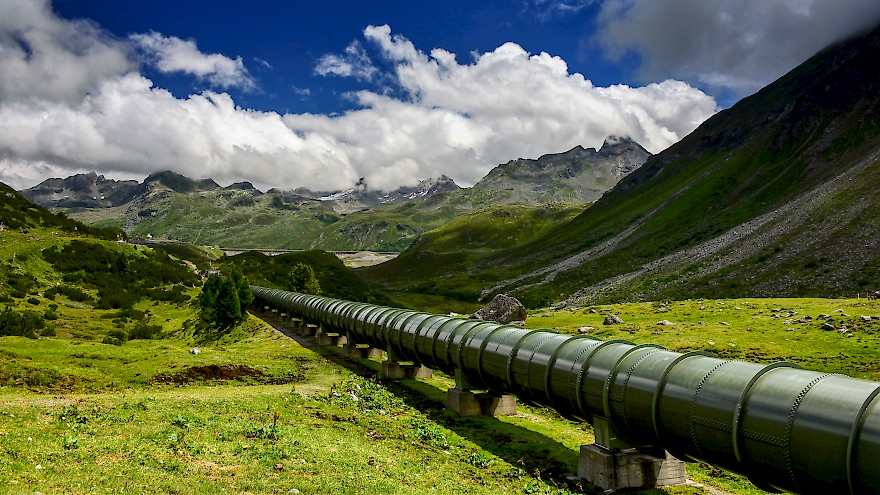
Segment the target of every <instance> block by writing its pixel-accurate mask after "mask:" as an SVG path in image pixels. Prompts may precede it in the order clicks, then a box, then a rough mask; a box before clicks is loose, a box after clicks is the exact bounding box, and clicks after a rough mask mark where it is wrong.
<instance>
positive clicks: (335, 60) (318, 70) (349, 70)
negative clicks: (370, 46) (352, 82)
mask: <svg viewBox="0 0 880 495" xmlns="http://www.w3.org/2000/svg"><path fill="white" fill-rule="evenodd" d="M378 72H379V69H378V68H376V67H375V66H374V65H373V61H372V60H370V57H369V55H367V52H366V50H364V48H363V47H362V46H361V44H360V43H358V42H357V41H354V42H352V43H350V44H349V45H348V46H347V47H345V53H344V54H342V55H337V54H334V53H328V54H325V55H324V56H323V57H321V58H320V59H318V63H317V64H316V65H315V74H318V75H320V76H331V75H332V76H342V77H354V78H356V79H359V80H362V81H369V80H371V79H373V77H374V76H375V75H376V74H377V73H378Z"/></svg>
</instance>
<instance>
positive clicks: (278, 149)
mask: <svg viewBox="0 0 880 495" xmlns="http://www.w3.org/2000/svg"><path fill="white" fill-rule="evenodd" d="M349 46H350V48H349V49H347V50H344V51H342V52H341V53H339V54H327V55H325V56H324V57H322V58H320V59H319V60H317V61H316V64H315V77H316V78H321V77H348V78H352V79H354V80H356V81H359V82H362V83H363V84H365V86H364V89H362V90H360V91H357V92H355V93H353V94H351V95H349V97H350V98H353V99H354V100H355V101H356V102H357V104H358V106H357V108H355V109H354V110H351V111H348V112H345V113H342V114H339V115H323V114H309V113H289V114H284V115H282V114H279V113H276V112H269V111H259V110H252V109H245V108H241V107H239V106H237V105H236V104H235V102H234V100H233V97H232V96H230V95H229V94H227V93H224V92H218V90H233V89H241V90H251V89H255V88H257V87H258V85H259V81H258V79H255V78H254V76H252V75H251V73H249V72H248V71H247V70H246V68H245V67H244V64H243V62H242V60H241V58H239V57H235V58H232V57H227V56H225V55H220V54H203V53H201V52H200V51H199V50H198V48H197V46H196V44H195V42H194V41H184V40H181V39H178V38H174V37H166V36H164V35H162V34H160V33H148V34H142V35H133V36H131V37H129V38H127V39H118V38H114V37H113V36H111V35H109V34H108V33H106V32H104V31H103V30H102V29H101V28H100V26H97V25H94V24H93V23H90V22H87V21H71V20H66V19H62V18H60V17H58V16H57V15H56V14H54V13H53V11H52V9H51V6H50V4H49V3H48V2H45V1H31V0H8V1H4V2H2V3H0V48H2V49H0V180H2V181H4V182H8V183H10V184H12V185H13V186H16V187H26V186H30V185H32V184H34V183H36V182H39V181H40V180H42V179H44V178H46V176H47V175H54V176H66V175H69V174H71V173H76V172H80V171H88V170H95V171H98V172H99V173H104V174H107V175H110V176H113V177H135V178H142V177H144V176H146V175H147V174H149V173H151V172H154V171H157V170H162V169H172V170H175V171H178V172H180V173H183V174H185V175H188V176H192V177H196V178H201V177H213V178H214V179H216V180H218V181H219V182H221V183H223V182H227V183H231V182H236V181H240V180H248V181H251V182H253V183H254V184H255V185H257V186H259V187H264V188H265V187H281V188H294V187H298V186H306V187H310V188H313V189H321V190H329V189H340V188H345V187H348V186H349V185H351V184H353V183H354V182H355V181H356V180H357V179H358V178H359V177H365V178H366V179H367V182H368V183H369V184H371V186H372V187H375V188H379V189H391V188H394V187H397V186H400V185H402V184H414V183H415V182H416V181H417V180H419V179H422V178H425V177H431V176H439V175H441V174H446V175H449V176H452V177H453V178H454V179H455V180H456V181H458V182H460V183H462V184H470V183H473V182H475V181H476V180H478V179H479V178H481V177H482V176H483V175H485V173H487V172H488V170H490V169H491V168H492V167H493V166H495V165H496V164H498V163H501V162H505V161H507V160H509V159H512V158H516V157H537V156H538V155H541V154H544V153H548V152H559V151H564V150H566V149H569V148H571V147H573V146H575V145H577V144H582V145H585V146H599V145H601V143H602V140H603V139H604V138H605V137H606V136H607V135H609V134H614V135H628V136H631V137H632V138H634V139H635V140H637V141H638V142H640V143H641V144H642V145H643V146H645V147H646V148H647V149H649V150H650V151H652V152H658V151H660V150H662V149H664V148H666V147H667V146H669V145H670V144H672V143H674V142H676V141H677V140H679V139H680V138H681V137H683V136H684V135H685V134H687V133H688V132H690V131H691V130H693V129H694V128H695V127H696V126H697V125H699V124H700V123H701V122H702V121H704V120H705V119H706V118H707V117H709V116H711V115H712V114H713V113H714V112H715V111H716V104H715V101H714V99H713V98H712V97H710V96H707V95H706V94H704V93H702V92H701V91H699V90H697V89H695V88H693V87H691V86H690V85H688V84H686V83H683V82H680V81H674V80H666V81H662V82H657V83H652V84H648V85H646V86H644V87H628V86H623V85H618V86H610V87H596V86H594V85H593V84H592V83H591V82H590V80H589V79H588V78H586V77H585V76H584V75H581V74H578V73H571V72H569V70H568V66H567V64H566V62H565V61H564V60H562V59H561V58H559V57H556V56H552V55H550V54H547V53H540V54H530V53H528V52H527V51H525V50H524V49H523V48H522V47H520V46H519V45H517V44H515V43H505V44H503V45H501V46H499V47H498V48H496V49H494V50H492V51H489V52H486V53H482V54H470V55H469V56H468V57H469V59H468V60H466V61H463V62H459V61H458V60H457V56H456V54H453V53H451V52H449V51H446V50H443V49H439V48H437V49H434V50H431V51H430V52H429V53H425V52H423V51H421V50H420V49H418V48H417V47H415V46H414V45H413V43H412V42H410V41H409V40H407V39H406V38H405V37H403V36H400V35H393V34H392V33H391V28H390V27H388V26H369V27H367V28H366V29H365V30H364V32H363V40H362V41H361V40H357V41H356V42H354V43H353V44H352V45H349ZM146 65H151V66H153V67H156V68H157V69H158V70H160V71H162V72H169V71H173V72H180V73H182V74H189V75H191V76H193V77H195V78H197V79H198V80H199V81H201V82H203V83H204V84H205V85H206V87H205V89H204V90H202V91H201V92H199V93H196V94H192V95H190V96H188V97H186V98H180V97H176V96H175V95H173V94H172V93H171V92H169V91H167V90H166V89H163V88H161V87H157V86H156V85H155V84H154V83H153V81H151V80H150V79H148V78H147V77H145V76H144V75H143V74H142V73H141V72H140V68H141V67H144V66H146ZM368 81H369V86H367V84H368Z"/></svg>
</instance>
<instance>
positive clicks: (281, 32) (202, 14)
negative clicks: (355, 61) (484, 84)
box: [54, 0, 638, 113]
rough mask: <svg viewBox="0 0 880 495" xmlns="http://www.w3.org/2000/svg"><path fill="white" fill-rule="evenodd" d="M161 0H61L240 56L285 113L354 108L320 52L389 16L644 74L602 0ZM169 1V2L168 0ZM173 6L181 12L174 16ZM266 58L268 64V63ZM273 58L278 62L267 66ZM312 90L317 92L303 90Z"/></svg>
mask: <svg viewBox="0 0 880 495" xmlns="http://www.w3.org/2000/svg"><path fill="white" fill-rule="evenodd" d="M439 5H442V7H438V4H437V3H432V2H422V1H381V2H379V1H377V2H365V1H340V2H290V1H281V2H279V1H261V2H242V1H240V0H239V1H230V0H217V1H210V2H204V1H194V0H186V1H183V2H179V1H167V0H166V1H163V0H159V1H152V2H126V3H125V6H124V7H120V2H119V1H118V0H62V1H58V2H56V3H55V4H54V7H55V10H56V11H57V12H58V13H59V14H60V15H61V16H63V17H66V18H88V19H93V20H95V21H96V22H98V23H99V24H100V25H101V26H102V27H103V28H105V29H107V30H109V31H111V32H112V33H114V34H115V35H117V36H120V37H123V38H125V37H127V36H129V35H130V34H134V33H144V32H150V31H157V32H160V33H162V34H163V35H166V36H176V37H178V38H182V39H192V40H195V41H196V42H197V43H198V47H199V49H200V50H201V51H203V52H205V53H221V54H225V55H227V56H230V57H239V56H240V57H241V58H242V60H243V61H244V64H245V66H246V67H247V68H248V70H249V71H250V72H251V74H252V75H253V76H254V77H255V78H256V79H258V81H259V89H258V90H257V91H247V92H240V93H238V94H236V101H237V102H238V103H239V104H241V105H242V106H245V107H249V108H258V109H262V110H276V111H279V112H320V113H328V112H341V111H344V110H347V109H350V108H352V107H353V105H352V102H351V101H350V100H348V99H346V98H343V97H342V96H343V95H344V93H346V92H349V91H355V90H357V89H360V88H361V87H362V85H361V84H359V83H358V82H357V81H352V80H348V79H345V78H327V77H321V76H318V75H316V74H315V72H314V68H315V65H316V63H317V61H318V60H319V59H320V58H321V57H322V56H324V55H326V54H329V53H340V52H343V51H344V49H345V48H346V46H348V45H349V44H350V43H351V42H352V41H354V40H356V39H359V38H361V32H362V31H363V30H364V28H366V27H367V26H370V25H377V26H378V25H384V24H387V25H389V26H390V27H391V28H392V29H393V31H394V32H396V33H400V34H402V35H403V36H405V37H406V38H407V39H409V40H410V41H412V42H413V44H414V45H415V46H417V47H419V48H420V49H421V50H424V51H429V50H431V49H433V48H444V49H446V50H448V51H450V52H453V53H456V54H458V55H459V57H460V58H462V59H463V60H464V59H467V58H468V57H469V56H470V54H471V53H473V52H477V53H484V52H488V51H492V50H494V49H495V48H497V47H498V46H501V45H502V44H504V43H505V42H508V41H512V42H515V43H517V44H519V45H520V46H522V47H523V48H524V49H525V50H526V51H528V52H530V53H540V52H542V51H546V52H548V53H550V54H552V55H557V56H560V57H561V58H562V59H564V60H566V62H568V64H569V67H570V69H571V70H572V71H573V72H581V73H584V74H586V73H589V74H590V79H591V80H592V81H593V83H594V84H596V85H600V86H607V85H610V84H617V83H625V84H633V83H638V81H637V80H636V79H634V77H633V76H634V75H633V73H632V72H633V71H632V70H631V68H627V67H626V64H625V63H618V62H612V61H609V60H607V59H605V58H604V57H603V56H602V53H601V50H600V49H599V47H598V46H597V45H596V43H593V42H591V40H590V33H591V32H592V31H593V30H594V26H593V25H594V23H595V16H596V12H597V11H598V8H599V6H600V4H599V3H595V4H589V3H587V4H585V5H584V7H582V8H580V9H579V10H578V11H576V12H572V13H570V14H567V15H560V13H557V12H555V11H554V10H553V9H552V8H550V7H549V6H540V5H530V4H524V3H520V2H516V1H492V2H474V1H458V0H448V1H443V2H442V3H441V4H439ZM162 6H164V8H163V7H162ZM169 12H174V14H173V15H169ZM264 62H265V63H264ZM266 63H268V64H269V65H270V66H271V68H270V67H268V66H266ZM146 74H147V75H148V76H149V77H151V78H152V79H154V81H155V82H157V84H160V85H162V86H164V87H168V88H170V89H172V90H173V91H174V92H175V94H177V95H178V96H182V97H183V96H186V95H187V94H189V92H192V91H194V90H199V89H201V88H200V87H199V86H198V85H197V84H195V85H194V84H193V82H194V81H193V80H192V79H190V78H186V77H168V76H164V75H163V74H161V73H158V72H157V71H147V72H146ZM303 90H308V91H309V94H308V96H305V95H303V94H301V93H302V92H304V91H303Z"/></svg>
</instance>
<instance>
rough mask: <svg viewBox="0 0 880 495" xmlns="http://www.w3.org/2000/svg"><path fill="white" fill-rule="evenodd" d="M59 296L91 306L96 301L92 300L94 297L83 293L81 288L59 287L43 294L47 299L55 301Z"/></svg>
mask: <svg viewBox="0 0 880 495" xmlns="http://www.w3.org/2000/svg"><path fill="white" fill-rule="evenodd" d="M57 294H61V295H63V296H64V297H66V298H68V299H70V300H71V301H74V302H84V303H89V304H91V303H94V302H95V300H94V299H92V296H90V295H88V294H86V293H85V292H83V291H82V289H80V288H79V287H73V286H71V285H59V286H56V287H52V288H51V289H49V290H47V291H45V292H43V296H44V297H45V298H46V299H55V296H56V295H57ZM56 307H57V306H56Z"/></svg>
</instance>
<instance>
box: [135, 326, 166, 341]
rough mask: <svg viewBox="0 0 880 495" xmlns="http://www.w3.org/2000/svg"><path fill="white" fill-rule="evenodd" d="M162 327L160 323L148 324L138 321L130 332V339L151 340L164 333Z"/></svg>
mask: <svg viewBox="0 0 880 495" xmlns="http://www.w3.org/2000/svg"><path fill="white" fill-rule="evenodd" d="M161 334H162V327H160V326H159V325H148V324H147V323H145V322H138V323H137V324H136V325H135V326H134V328H132V329H131V332H129V334H128V339H129V340H149V339H155V338H160V337H161V336H162V335H161Z"/></svg>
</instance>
